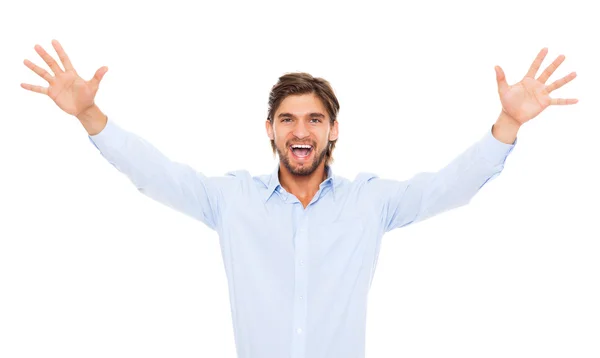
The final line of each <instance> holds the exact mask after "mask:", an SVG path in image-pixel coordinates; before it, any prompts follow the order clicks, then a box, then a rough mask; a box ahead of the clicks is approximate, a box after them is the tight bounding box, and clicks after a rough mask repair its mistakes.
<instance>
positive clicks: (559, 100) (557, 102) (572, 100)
mask: <svg viewBox="0 0 600 358" xmlns="http://www.w3.org/2000/svg"><path fill="white" fill-rule="evenodd" d="M577 102H579V101H578V100H577V99H575V98H552V99H551V100H550V105H559V106H562V105H567V104H575V103H577Z"/></svg>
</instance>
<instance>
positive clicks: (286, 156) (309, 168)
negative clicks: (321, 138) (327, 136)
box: [276, 145, 327, 176]
mask: <svg viewBox="0 0 600 358" xmlns="http://www.w3.org/2000/svg"><path fill="white" fill-rule="evenodd" d="M276 148H277V155H279V160H280V162H281V163H282V164H283V165H284V166H285V168H286V169H287V170H288V171H289V172H290V173H291V174H292V175H299V176H308V175H311V174H312V173H314V171H315V170H317V168H318V167H319V165H321V162H323V159H325V155H326V154H327V149H323V150H321V151H320V152H318V153H317V152H315V155H314V157H313V161H312V163H310V164H308V163H307V165H304V166H302V167H300V166H295V167H294V166H293V165H292V162H291V160H290V149H289V146H286V147H285V150H284V151H283V153H282V151H281V150H280V149H279V147H278V146H276ZM315 148H316V147H315V146H314V145H313V149H312V150H315Z"/></svg>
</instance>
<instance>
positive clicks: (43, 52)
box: [34, 45, 63, 75]
mask: <svg viewBox="0 0 600 358" xmlns="http://www.w3.org/2000/svg"><path fill="white" fill-rule="evenodd" d="M34 49H35V52H37V53H38V55H40V56H41V57H42V59H44V62H46V63H47V64H48V66H49V67H50V69H51V70H52V72H54V74H55V75H57V74H59V73H62V72H63V70H62V69H61V68H60V66H59V65H58V63H56V61H54V59H53V58H52V56H50V55H48V52H46V50H44V49H43V48H42V46H40V45H35V47H34Z"/></svg>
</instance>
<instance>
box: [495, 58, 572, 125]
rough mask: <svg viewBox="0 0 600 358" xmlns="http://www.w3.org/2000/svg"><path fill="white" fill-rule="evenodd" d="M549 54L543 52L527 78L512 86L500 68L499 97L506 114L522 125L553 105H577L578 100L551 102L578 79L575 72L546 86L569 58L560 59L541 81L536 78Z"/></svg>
mask: <svg viewBox="0 0 600 358" xmlns="http://www.w3.org/2000/svg"><path fill="white" fill-rule="evenodd" d="M547 53H548V49H546V48H544V49H542V50H541V51H540V52H539V54H538V55H537V57H536V59H535V60H534V61H533V63H532V64H531V67H530V68H529V71H528V72H527V74H526V75H525V77H523V79H522V80H521V81H520V82H518V83H516V84H514V85H512V86H509V85H508V84H507V83H506V76H505V75H504V71H502V68H500V66H496V80H497V82H498V94H499V95H500V102H501V103H502V110H503V111H504V112H505V113H506V114H508V115H509V116H510V117H511V118H513V119H514V120H516V121H517V122H519V124H523V123H525V122H527V121H529V120H530V119H533V118H534V117H535V116H537V115H538V114H540V113H541V112H542V111H543V110H544V109H545V108H546V107H548V106H550V105H565V104H575V103H577V100H576V99H572V98H569V99H564V98H550V93H551V92H552V91H554V90H556V89H558V88H560V87H562V86H564V85H565V84H567V83H569V82H570V81H572V80H573V79H574V78H575V77H576V74H575V72H571V73H570V74H568V75H567V76H565V77H563V78H561V79H559V80H556V81H554V82H553V83H552V84H550V85H548V86H546V84H545V83H546V81H548V78H550V76H551V75H552V74H553V73H554V71H555V70H556V69H557V68H558V66H560V64H561V63H562V62H563V61H564V60H565V56H563V55H560V56H558V57H557V58H556V60H554V62H552V63H551V64H550V65H549V66H548V67H547V68H546V70H544V72H542V74H541V75H540V76H539V77H538V78H537V79H536V78H535V77H534V76H535V74H536V73H537V71H538V70H539V68H540V65H541V64H542V61H544V58H545V57H546V54H547Z"/></svg>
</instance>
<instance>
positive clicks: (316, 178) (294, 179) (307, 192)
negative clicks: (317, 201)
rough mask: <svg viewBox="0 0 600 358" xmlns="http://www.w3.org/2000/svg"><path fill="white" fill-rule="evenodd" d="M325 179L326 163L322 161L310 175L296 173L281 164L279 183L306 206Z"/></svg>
mask: <svg viewBox="0 0 600 358" xmlns="http://www.w3.org/2000/svg"><path fill="white" fill-rule="evenodd" d="M325 179H327V171H326V170H325V163H321V165H319V167H317V169H316V170H315V171H314V172H312V173H311V174H310V175H294V174H292V173H290V172H289V171H288V169H287V168H286V167H285V166H284V165H283V164H281V163H280V164H279V183H280V184H281V186H282V187H283V188H284V189H285V190H286V191H287V192H288V193H290V194H293V195H294V196H295V197H296V198H298V200H300V201H301V202H302V203H303V204H304V206H305V207H306V205H307V203H309V202H310V201H311V200H312V198H313V196H315V194H316V193H317V191H319V185H321V183H322V182H323V181H324V180H325Z"/></svg>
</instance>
